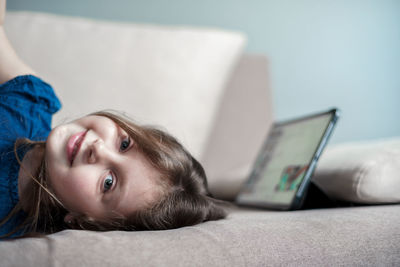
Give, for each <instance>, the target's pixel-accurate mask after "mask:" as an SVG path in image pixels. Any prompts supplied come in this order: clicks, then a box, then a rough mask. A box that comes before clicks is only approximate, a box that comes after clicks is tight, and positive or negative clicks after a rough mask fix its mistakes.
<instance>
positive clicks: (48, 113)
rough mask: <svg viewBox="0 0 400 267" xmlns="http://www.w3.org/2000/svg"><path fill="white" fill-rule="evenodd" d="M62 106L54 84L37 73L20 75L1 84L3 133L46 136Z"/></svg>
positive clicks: (0, 112) (40, 138)
mask: <svg viewBox="0 0 400 267" xmlns="http://www.w3.org/2000/svg"><path fill="white" fill-rule="evenodd" d="M60 108H61V103H60V101H59V99H58V97H57V96H56V94H55V93H54V90H53V88H52V87H51V86H50V85H49V84H47V83H46V82H44V81H43V80H41V79H40V78H38V77H36V76H33V75H24V76H18V77H16V78H14V79H12V80H9V81H7V82H6V83H4V84H1V85H0V116H1V122H2V123H3V126H5V128H3V131H5V132H3V136H4V135H10V137H14V138H21V137H26V138H29V139H31V140H43V139H45V138H47V135H48V133H49V132H50V130H51V119H52V115H53V114H54V113H55V112H57V111H58V110H59V109H60Z"/></svg>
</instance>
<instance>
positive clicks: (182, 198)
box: [0, 111, 229, 237]
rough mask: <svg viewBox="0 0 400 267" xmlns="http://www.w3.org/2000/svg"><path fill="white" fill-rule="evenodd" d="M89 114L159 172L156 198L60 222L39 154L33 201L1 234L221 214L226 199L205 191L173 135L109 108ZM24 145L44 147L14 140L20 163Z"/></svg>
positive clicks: (131, 225)
mask: <svg viewBox="0 0 400 267" xmlns="http://www.w3.org/2000/svg"><path fill="white" fill-rule="evenodd" d="M91 115H97V116H104V117H107V118H109V119H111V120H112V121H114V122H115V123H116V124H117V125H119V126H120V127H121V128H122V129H123V130H125V131H126V132H127V133H128V135H129V136H130V137H131V138H132V139H133V140H134V142H135V144H136V145H137V149H138V150H139V151H140V152H141V153H143V155H144V156H145V158H146V159H147V160H148V162H149V163H150V164H151V165H152V166H153V167H154V168H155V169H156V170H157V171H158V172H159V173H160V175H161V177H162V179H160V181H158V182H159V183H160V186H161V187H162V188H163V190H162V194H161V197H160V198H159V199H158V201H155V202H154V203H150V204H149V205H147V206H146V207H145V208H142V209H140V210H137V211H134V212H132V213H131V214H130V215H129V216H127V217H123V216H119V215H115V216H113V217H110V218H104V219H102V220H95V219H93V218H91V217H89V216H87V215H86V214H75V215H74V216H73V219H72V220H71V221H69V222H64V217H65V215H66V214H67V213H68V210H67V209H66V208H65V207H64V205H63V204H62V202H61V201H60V200H59V199H58V198H57V196H56V195H55V194H54V192H53V191H52V189H51V187H50V186H49V185H48V183H47V180H48V179H47V172H46V169H47V168H46V161H45V160H44V158H45V157H43V160H42V162H41V164H40V167H39V168H38V170H37V172H36V173H35V174H33V175H31V177H32V179H33V181H34V183H32V184H33V189H32V190H30V193H29V195H27V196H26V197H27V198H28V199H29V200H30V203H34V205H32V206H31V208H30V209H29V210H27V211H25V213H27V216H26V219H25V220H24V221H23V222H22V223H21V224H20V225H17V226H16V227H15V228H14V229H13V230H12V231H11V232H9V233H8V234H7V235H5V236H3V237H7V236H11V235H12V234H14V233H16V232H18V231H20V230H23V232H24V233H25V234H24V235H23V236H22V237H27V236H37V235H41V234H50V233H55V232H58V231H61V230H64V229H83V230H95V231H110V230H128V231H131V230H164V229H173V228H179V227H183V226H189V225H195V224H198V223H201V222H204V221H209V220H218V219H222V218H225V217H226V214H227V211H226V207H227V206H229V204H228V203H227V202H224V201H221V200H217V199H215V198H213V197H212V196H211V194H210V193H209V191H208V186H207V178H206V174H205V172H204V169H203V167H202V166H201V164H200V163H199V162H198V161H197V160H196V159H195V158H194V157H193V156H192V155H191V154H190V153H189V152H188V151H187V150H186V149H185V148H184V147H183V146H182V145H181V144H180V143H179V142H178V141H177V140H176V139H175V138H174V137H173V136H171V135H169V134H168V133H166V132H165V131H162V130H160V129H157V128H155V127H151V126H139V125H137V124H135V123H133V122H132V121H131V120H130V119H128V118H126V117H124V116H122V115H119V114H116V113H114V112H107V111H100V112H96V113H93V114H91ZM24 145H30V146H32V145H34V146H38V147H40V149H43V150H44V149H45V146H46V143H45V142H33V141H30V140H28V139H21V140H17V141H16V143H15V147H14V152H15V155H16V158H17V160H18V162H19V163H20V165H21V166H22V163H21V159H19V158H18V153H17V149H18V147H20V146H24ZM21 210H22V205H21V203H20V202H18V203H17V205H16V206H15V207H14V209H13V210H12V211H11V212H10V213H9V214H8V216H7V217H6V218H4V219H2V221H1V222H0V226H1V225H2V224H4V223H6V222H7V221H8V220H9V219H10V218H12V216H14V215H15V214H17V213H18V212H19V211H21Z"/></svg>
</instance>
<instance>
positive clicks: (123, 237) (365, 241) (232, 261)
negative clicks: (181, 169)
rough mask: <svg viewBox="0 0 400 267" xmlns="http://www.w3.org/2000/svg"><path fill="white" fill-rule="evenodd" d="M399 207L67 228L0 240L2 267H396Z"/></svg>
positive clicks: (250, 212) (247, 212)
mask: <svg viewBox="0 0 400 267" xmlns="http://www.w3.org/2000/svg"><path fill="white" fill-rule="evenodd" d="M399 220H400V205H392V206H368V207H353V208H336V209H321V210H303V211H294V212H279V211H266V210H245V209H237V210H234V211H233V212H232V213H231V214H230V215H229V216H228V218H227V219H225V220H220V221H211V222H206V223H203V224H199V225H196V226H190V227H184V228H180V229H174V230H167V231H144V232H119V231H112V232H104V233H99V232H93V231H77V230H65V231H62V232H59V233H56V234H52V235H49V236H48V238H42V239H40V238H29V239H25V240H16V241H13V242H0V257H1V263H2V265H4V266H14V265H18V266H26V267H30V266H83V267H84V266H98V267H102V266H130V267H134V266H399V265H400V257H399V251H400V246H399V244H400V224H399V223H397V222H398V221H399Z"/></svg>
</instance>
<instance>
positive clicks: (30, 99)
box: [0, 75, 61, 236]
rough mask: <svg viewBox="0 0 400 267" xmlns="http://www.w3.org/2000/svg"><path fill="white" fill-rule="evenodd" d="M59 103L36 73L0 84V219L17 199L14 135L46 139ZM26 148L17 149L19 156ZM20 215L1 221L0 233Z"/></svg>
mask: <svg viewBox="0 0 400 267" xmlns="http://www.w3.org/2000/svg"><path fill="white" fill-rule="evenodd" d="M60 107H61V104H60V102H59V100H58V98H57V96H56V95H55V94H54V92H53V89H52V87H51V86H50V85H48V84H47V83H45V82H44V81H42V80H41V79H39V78H37V77H35V76H32V75H25V76H19V77H16V78H14V79H12V80H10V81H8V82H6V83H4V84H1V85H0V118H1V127H0V219H2V218H4V217H6V216H7V215H8V213H9V212H10V211H11V210H12V209H13V207H14V206H15V205H16V204H17V202H18V200H19V195H18V172H19V169H20V168H19V164H18V162H17V160H16V158H15V155H14V143H15V141H16V139H18V138H24V137H25V138H29V139H31V140H35V141H40V140H45V139H46V137H47V135H48V134H49V132H50V130H51V118H52V114H53V113H55V112H56V111H57V110H59V109H60ZM27 149H28V148H20V149H19V150H18V155H19V157H20V159H22V158H23V156H24V154H25V153H26V151H27ZM23 217H24V214H23V213H20V214H19V215H18V216H15V217H14V218H13V219H12V220H10V221H8V222H7V223H6V224H5V225H2V226H1V227H0V235H4V234H6V233H8V232H9V231H10V230H12V229H13V228H14V227H15V226H16V225H17V224H18V223H19V222H20V221H21V219H22V218H23ZM15 236H16V235H15Z"/></svg>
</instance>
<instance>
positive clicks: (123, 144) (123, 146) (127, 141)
mask: <svg viewBox="0 0 400 267" xmlns="http://www.w3.org/2000/svg"><path fill="white" fill-rule="evenodd" d="M130 144H131V139H130V138H129V137H127V138H125V139H124V140H122V142H121V146H120V147H119V149H120V150H121V151H125V150H127V149H128V147H129V145H130Z"/></svg>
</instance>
